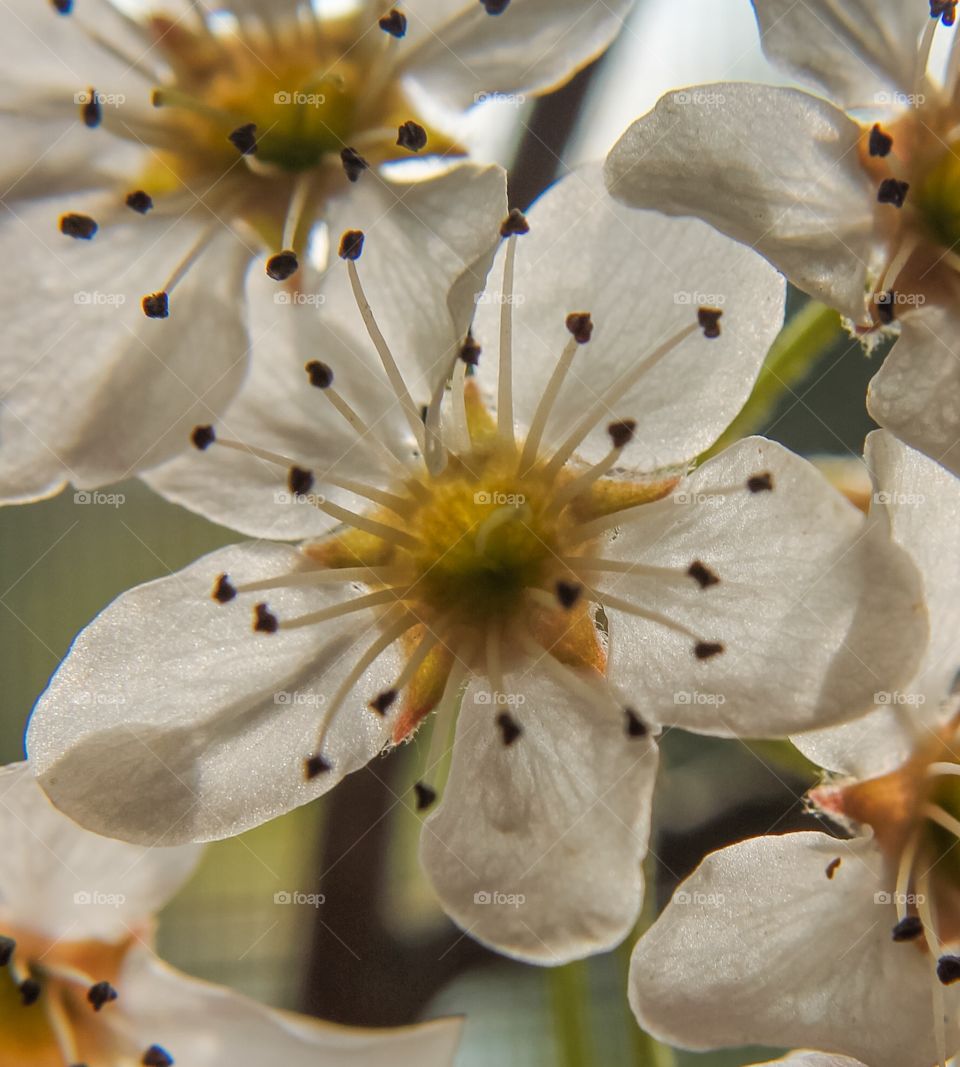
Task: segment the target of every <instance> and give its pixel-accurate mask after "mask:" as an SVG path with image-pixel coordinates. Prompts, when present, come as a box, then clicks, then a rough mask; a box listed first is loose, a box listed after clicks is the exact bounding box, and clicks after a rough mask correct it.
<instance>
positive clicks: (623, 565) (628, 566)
mask: <svg viewBox="0 0 960 1067" xmlns="http://www.w3.org/2000/svg"><path fill="white" fill-rule="evenodd" d="M641 506H642V507H649V506H650V505H649V504H644V505H641ZM560 562H561V563H562V564H563V565H564V566H566V567H569V568H570V569H571V570H573V571H576V572H581V573H586V572H589V571H599V572H601V573H603V572H610V573H613V574H628V575H631V576H632V577H636V578H655V579H657V580H658V581H662V580H664V579H667V580H669V579H673V580H679V581H681V582H683V583H684V584H686V580H687V579H688V578H693V579H694V581H696V582H697V584H698V585H699V586H700V588H701V589H706V588H709V587H710V586H711V585H716V584H717V583H719V581H720V578H719V576H718V575H716V574H714V572H713V571H711V570H710V568H709V567H707V566H706V564H704V563H701V562H700V561H699V560H694V562H693V563H691V564H690V566H689V567H687V568H686V569H684V568H682V567H654V566H651V565H650V564H647V563H637V562H634V561H633V560H626V559H604V558H603V557H602V556H589V555H584V556H566V557H564V558H562V559H561V560H560ZM701 567H702V568H703V572H702V573H701V570H700V568H701ZM708 575H709V577H707V576H708Z"/></svg>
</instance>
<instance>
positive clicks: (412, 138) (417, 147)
mask: <svg viewBox="0 0 960 1067" xmlns="http://www.w3.org/2000/svg"><path fill="white" fill-rule="evenodd" d="M397 144H398V145H399V147H400V148H405V149H406V150H407V151H408V152H420V151H421V150H422V149H424V148H426V147H427V131H426V130H425V129H424V128H423V127H422V126H421V125H420V124H419V123H416V122H414V121H413V120H412V119H409V120H408V121H407V122H405V123H404V124H403V125H402V126H401V127H400V128H399V129H398V130H397Z"/></svg>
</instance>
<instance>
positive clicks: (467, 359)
mask: <svg viewBox="0 0 960 1067" xmlns="http://www.w3.org/2000/svg"><path fill="white" fill-rule="evenodd" d="M482 353H483V349H482V348H481V347H480V346H479V345H478V344H477V342H476V340H475V339H474V336H473V334H472V333H470V332H468V333H467V339H466V340H465V341H464V342H463V346H462V347H461V349H460V359H461V360H463V362H464V363H465V364H466V365H467V366H468V367H476V366H477V365H478V364H479V363H480V356H481V354H482Z"/></svg>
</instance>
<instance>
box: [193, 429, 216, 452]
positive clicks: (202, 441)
mask: <svg viewBox="0 0 960 1067" xmlns="http://www.w3.org/2000/svg"><path fill="white" fill-rule="evenodd" d="M216 439H217V433H216V431H215V430H214V428H213V427H212V426H194V428H193V433H191V434H190V443H191V444H192V445H193V447H194V448H199V449H200V451H201V452H203V451H205V450H206V449H208V448H209V447H210V446H211V445H212V444H213V442H214V441H216Z"/></svg>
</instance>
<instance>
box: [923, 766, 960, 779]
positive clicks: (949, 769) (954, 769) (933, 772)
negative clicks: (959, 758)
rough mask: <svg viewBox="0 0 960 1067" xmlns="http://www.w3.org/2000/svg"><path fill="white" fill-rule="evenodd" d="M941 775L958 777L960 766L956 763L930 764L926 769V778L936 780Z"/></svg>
mask: <svg viewBox="0 0 960 1067" xmlns="http://www.w3.org/2000/svg"><path fill="white" fill-rule="evenodd" d="M941 774H955V775H957V776H960V764H956V763H931V764H930V766H929V767H928V768H927V777H928V778H937V777H939V776H940V775H941Z"/></svg>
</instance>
